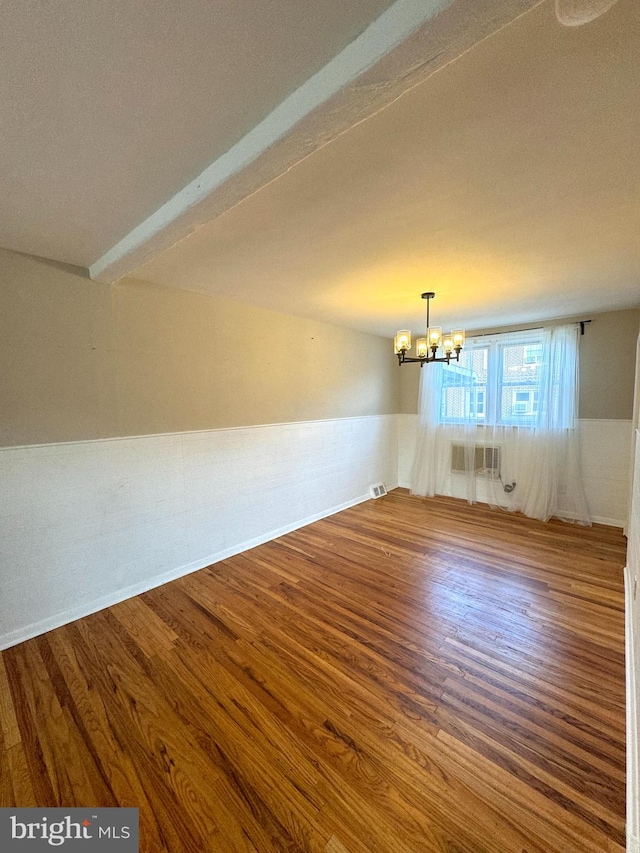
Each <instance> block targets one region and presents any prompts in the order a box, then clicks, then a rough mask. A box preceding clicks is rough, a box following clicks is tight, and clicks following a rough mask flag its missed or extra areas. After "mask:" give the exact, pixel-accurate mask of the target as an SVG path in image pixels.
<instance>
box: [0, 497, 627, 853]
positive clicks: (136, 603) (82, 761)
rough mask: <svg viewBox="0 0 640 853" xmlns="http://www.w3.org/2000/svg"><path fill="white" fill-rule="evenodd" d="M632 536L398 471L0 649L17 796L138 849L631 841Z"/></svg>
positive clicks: (493, 851) (4, 784) (494, 849)
mask: <svg viewBox="0 0 640 853" xmlns="http://www.w3.org/2000/svg"><path fill="white" fill-rule="evenodd" d="M624 555H625V540H624V538H623V536H622V534H621V532H620V531H618V530H614V529H611V528H606V527H600V526H594V527H593V528H591V529H585V528H580V527H576V526H573V525H567V524H562V523H561V522H551V523H549V524H542V523H538V522H535V521H530V520H528V519H524V518H522V517H513V516H510V515H507V514H505V513H503V512H500V511H493V510H490V509H488V508H487V507H482V506H475V507H469V506H467V505H466V504H465V503H462V502H459V501H455V500H451V499H446V498H438V499H432V500H421V499H418V498H412V497H410V496H409V495H408V494H407V493H406V492H404V491H402V490H397V491H395V492H393V493H391V494H390V495H389V496H388V497H386V498H383V499H381V500H378V501H369V502H368V503H365V504H361V505H359V506H357V507H354V508H353V509H350V510H347V511H345V512H342V513H339V514H338V515H335V516H332V517H331V518H328V519H325V520H323V521H320V522H317V523H316V524H312V525H310V526H308V527H305V528H303V529H301V530H299V531H296V532H294V533H290V534H288V535H286V536H283V537H281V538H280V539H278V540H275V541H273V542H270V543H268V544H266V545H261V546H260V547H258V548H255V549H254V550H252V551H250V552H247V553H245V554H242V555H239V556H237V557H233V558H232V559H229V560H225V561H224V562H222V563H218V564H216V565H215V566H212V567H211V568H209V569H204V570H202V571H200V572H197V573H194V574H192V575H189V576H187V577H185V578H182V579H180V580H178V581H175V582H173V583H171V584H167V585H166V586H163V587H160V588H158V589H155V590H153V591H151V592H148V593H145V594H144V595H141V596H139V597H137V598H134V599H131V600H130V601H127V602H124V603H122V604H119V605H117V606H115V607H111V608H109V609H108V610H104V611H102V612H100V613H97V614H95V615H93V616H89V617H87V618H85V619H82V620H79V621H77V622H75V623H73V624H70V625H67V626H65V627H63V628H59V629H57V630H55V631H51V632H50V633H48V634H46V635H44V636H42V637H39V638H36V639H34V640H30V641H28V642H26V643H23V644H21V645H19V646H16V647H14V648H12V649H9V650H7V651H5V652H3V653H2V655H1V658H0V730H1V733H2V741H1V742H0V804H1V805H3V806H11V805H19V806H35V805H38V806H48V805H52V806H53V805H63V806H74V805H78V806H91V805H93V806H115V805H122V806H138V807H139V808H140V824H141V848H140V849H141V850H144V851H150V853H157V851H175V852H176V853H178V851H221V853H235V851H244V853H247V851H265V853H267V851H269V853H270V851H289V853H294V851H298V853H300V851H311V853H377V851H379V853H415V851H421V853H423V851H424V853H430V851H439V853H445V851H446V853H511V851H513V852H514V853H515V851H517V853H606V851H609V853H613V851H620V853H621V851H622V850H623V849H624V793H625V785H624V773H625V719H624V612H623V579H622V567H623V565H624Z"/></svg>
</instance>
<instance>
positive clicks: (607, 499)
mask: <svg viewBox="0 0 640 853" xmlns="http://www.w3.org/2000/svg"><path fill="white" fill-rule="evenodd" d="M417 425H418V416H417V415H398V482H399V484H400V485H401V486H404V487H405V488H411V467H412V464H413V454H414V453H415V445H416V429H417ZM632 433H633V429H632V425H631V421H622V420H586V419H583V420H581V421H580V455H581V459H582V475H583V479H584V487H585V492H586V494H587V501H588V503H589V513H590V515H591V518H592V520H593V521H597V522H599V523H600V524H610V525H612V526H614V527H624V526H625V525H626V523H627V513H628V504H629V482H630V471H629V459H630V457H631V439H632ZM459 497H464V493H463V492H462V491H461V493H460V495H459Z"/></svg>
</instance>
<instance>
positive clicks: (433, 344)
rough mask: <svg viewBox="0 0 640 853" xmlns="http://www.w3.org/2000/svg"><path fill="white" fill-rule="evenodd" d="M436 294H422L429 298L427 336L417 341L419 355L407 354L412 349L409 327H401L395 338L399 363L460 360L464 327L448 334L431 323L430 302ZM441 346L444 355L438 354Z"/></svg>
mask: <svg viewBox="0 0 640 853" xmlns="http://www.w3.org/2000/svg"><path fill="white" fill-rule="evenodd" d="M434 296H435V293H433V292H432V291H429V292H428V293H423V294H422V298H423V299H426V300H427V336H426V338H418V340H417V341H416V356H417V357H416V358H409V356H408V355H407V353H408V352H409V350H410V349H411V332H410V331H409V330H408V329H401V330H400V331H399V332H398V334H397V335H396V336H395V338H394V339H393V351H394V353H395V354H396V355H397V356H398V364H399V365H400V364H409V363H412V362H414V363H415V362H419V363H420V367H422V365H423V364H429V363H430V362H432V361H444V362H446V363H447V364H449V362H450V361H451V360H452V359H454V358H455V360H456V361H460V350H461V349H462V347H463V346H464V329H456V330H455V331H453V332H449V334H448V335H443V334H442V329H441V328H440V327H439V326H430V325H429V302H431V300H432V299H433V298H434ZM440 347H442V350H443V352H444V355H441V356H438V355H437V352H438V350H439V349H440Z"/></svg>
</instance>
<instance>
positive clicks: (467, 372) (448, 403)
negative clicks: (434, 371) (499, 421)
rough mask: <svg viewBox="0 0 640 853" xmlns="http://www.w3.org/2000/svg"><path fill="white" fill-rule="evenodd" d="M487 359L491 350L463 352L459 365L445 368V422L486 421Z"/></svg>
mask: <svg viewBox="0 0 640 853" xmlns="http://www.w3.org/2000/svg"><path fill="white" fill-rule="evenodd" d="M487 355H488V348H487V347H481V348H473V349H470V350H463V352H462V353H461V354H460V361H459V362H454V363H452V364H445V365H443V371H442V398H441V406H440V418H441V420H442V421H458V422H459V421H471V422H474V423H477V422H483V421H484V419H485V395H486V388H487V385H486V383H487Z"/></svg>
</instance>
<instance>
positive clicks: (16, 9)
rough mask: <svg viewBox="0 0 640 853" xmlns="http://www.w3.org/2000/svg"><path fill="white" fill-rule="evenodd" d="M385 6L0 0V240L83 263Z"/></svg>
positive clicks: (325, 1) (337, 0)
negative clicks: (0, 157) (1, 0)
mask: <svg viewBox="0 0 640 853" xmlns="http://www.w3.org/2000/svg"><path fill="white" fill-rule="evenodd" d="M389 3H390V0H349V2H348V3H345V2H343V0H322V2H315V0H269V2H264V0H242V2H237V0H216V2H209V1H208V0H180V2H175V0H154V2H145V0H109V2H102V3H101V2H96V0H91V2H87V0H61V2H55V3H46V2H42V0H4V2H3V3H2V13H1V15H2V17H1V22H2V25H1V26H0V115H2V169H0V198H1V199H2V205H1V206H0V246H3V247H4V248H9V249H15V250H18V251H22V252H29V253H33V254H36V255H42V256H45V257H49V258H53V259H55V260H60V261H66V262H69V263H75V264H80V265H83V266H88V265H89V264H91V263H93V262H94V261H95V260H96V258H98V257H100V255H102V254H103V253H104V252H105V251H106V250H107V249H109V248H110V247H111V246H112V245H113V244H114V243H115V242H116V241H117V240H119V239H120V238H121V237H123V236H124V235H125V234H127V232H128V231H130V230H131V229H132V228H133V227H134V226H136V225H138V223H139V222H141V221H142V220H143V219H144V218H145V217H147V216H148V215H149V214H150V213H152V212H153V211H154V210H155V209H156V208H157V207H159V206H160V205H161V204H162V203H163V202H165V201H166V200H167V198H169V197H170V196H171V195H173V194H174V193H176V192H177V191H178V190H180V189H181V188H182V187H183V186H184V185H185V184H186V183H187V182H188V181H190V180H192V179H193V178H195V177H196V176H197V175H198V174H199V172H201V171H202V170H203V169H204V168H205V167H206V166H208V165H209V164H210V163H211V162H212V161H213V160H215V159H216V158H217V157H219V156H220V155H221V154H223V153H224V152H225V151H226V150H227V149H228V148H229V147H230V146H231V145H233V143H235V142H236V141H237V140H238V139H239V138H241V137H242V136H243V134H245V133H246V132H247V131H249V130H250V129H251V128H252V127H254V126H255V125H256V124H257V123H258V122H259V121H260V120H261V119H263V118H264V116H265V115H267V113H269V112H270V111H271V110H272V109H273V108H274V107H275V106H276V105H277V104H279V103H280V102H281V101H282V100H283V99H284V98H285V97H286V96H287V95H289V94H290V93H291V92H292V91H293V90H294V89H296V88H297V87H298V86H300V85H301V84H302V83H303V82H304V81H305V80H307V79H308V78H309V77H310V76H311V75H312V74H314V73H315V72H317V71H318V69H320V68H321V67H322V66H323V65H325V64H326V63H327V62H328V61H329V60H330V59H331V58H332V57H333V56H334V55H335V54H336V53H339V52H340V51H341V50H342V49H343V48H344V47H345V46H346V45H348V44H349V43H350V42H351V41H352V40H353V39H354V38H356V36H358V34H359V33H360V32H361V31H362V30H363V29H364V28H365V27H366V26H367V25H368V24H369V23H370V22H371V21H372V20H373V19H375V18H376V17H377V16H379V15H380V13H381V12H383V11H384V10H385V8H386V7H387V6H389Z"/></svg>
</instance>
